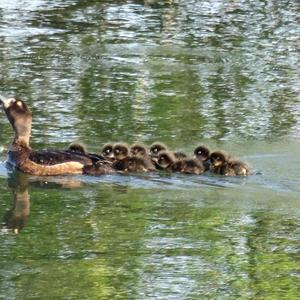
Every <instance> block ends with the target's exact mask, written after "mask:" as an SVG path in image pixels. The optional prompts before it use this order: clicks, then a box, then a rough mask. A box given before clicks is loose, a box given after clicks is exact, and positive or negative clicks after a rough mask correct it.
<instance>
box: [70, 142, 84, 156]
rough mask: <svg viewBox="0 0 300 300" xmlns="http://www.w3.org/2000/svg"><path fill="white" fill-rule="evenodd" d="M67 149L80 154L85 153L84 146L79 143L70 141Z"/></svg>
mask: <svg viewBox="0 0 300 300" xmlns="http://www.w3.org/2000/svg"><path fill="white" fill-rule="evenodd" d="M68 150H69V151H71V152H75V153H82V154H86V153H87V151H86V148H85V146H84V145H83V144H81V143H72V144H71V145H70V146H69V148H68Z"/></svg>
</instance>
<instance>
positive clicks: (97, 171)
mask: <svg viewBox="0 0 300 300" xmlns="http://www.w3.org/2000/svg"><path fill="white" fill-rule="evenodd" d="M68 150H70V151H73V152H77V153H86V152H87V151H86V149H85V147H84V146H83V145H82V144H79V143H73V144H71V145H70V146H69V149H68ZM101 154H102V155H103V157H104V158H105V159H106V160H107V161H110V162H111V166H112V170H116V171H117V172H118V171H120V172H153V171H157V170H165V171H169V172H177V173H184V174H197V175H200V174H202V173H204V172H205V171H210V172H212V173H215V174H218V175H223V176H247V175H250V174H251V170H250V167H249V165H248V164H246V163H245V162H242V161H240V160H237V159H235V158H233V157H232V156H231V155H229V154H228V153H226V152H224V151H222V150H221V151H219V150H217V151H213V152H211V151H210V149H209V148H208V147H207V146H205V145H199V146H198V147H196V149H195V150H194V152H193V156H192V157H189V156H188V155H186V154H185V153H184V152H182V151H171V150H169V149H168V148H167V146H166V145H164V144H163V143H160V142H155V143H153V144H152V145H151V146H150V148H149V151H147V148H146V147H145V146H143V145H141V144H133V145H131V146H128V145H127V144H123V143H116V144H112V143H110V144H106V145H104V146H103V148H102V152H101ZM84 173H85V174H88V175H102V174H103V173H105V172H103V166H102V165H101V161H99V165H97V164H96V165H94V166H88V167H87V168H85V170H84ZM107 173H111V172H107Z"/></svg>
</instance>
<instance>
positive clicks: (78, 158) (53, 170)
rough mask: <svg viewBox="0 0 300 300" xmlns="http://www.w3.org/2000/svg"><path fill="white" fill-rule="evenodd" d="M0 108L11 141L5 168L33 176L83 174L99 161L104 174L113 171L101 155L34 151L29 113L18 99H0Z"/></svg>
mask: <svg viewBox="0 0 300 300" xmlns="http://www.w3.org/2000/svg"><path fill="white" fill-rule="evenodd" d="M0 101H1V102H2V106H3V109H4V111H5V114H6V116H7V119H8V120H9V122H10V124H11V126H12V128H13V130H14V138H13V141H12V144H11V146H10V148H9V151H8V157H7V161H6V166H7V167H8V168H10V169H16V170H19V171H21V172H23V173H27V174H31V175H36V176H58V175H70V174H84V168H85V167H86V166H92V165H94V164H95V163H96V162H98V161H101V163H102V166H101V168H104V169H105V170H106V171H109V170H111V171H113V168H112V166H111V164H110V163H109V162H108V161H106V160H105V159H104V157H102V156H98V157H97V158H96V157H94V156H93V155H92V156H90V155H89V154H88V153H79V152H74V151H72V150H71V151H70V150H33V149H31V147H30V144H29V142H30V137H31V126H32V112H31V111H30V109H29V107H28V106H27V104H26V103H25V102H24V101H23V100H21V99H20V98H18V97H8V98H6V97H3V96H0Z"/></svg>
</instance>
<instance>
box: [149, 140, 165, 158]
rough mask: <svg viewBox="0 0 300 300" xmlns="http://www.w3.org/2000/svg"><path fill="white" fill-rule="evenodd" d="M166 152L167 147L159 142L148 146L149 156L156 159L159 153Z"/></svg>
mask: <svg viewBox="0 0 300 300" xmlns="http://www.w3.org/2000/svg"><path fill="white" fill-rule="evenodd" d="M166 150H168V148H167V146H166V145H164V144H163V143H160V142H155V143H153V144H152V145H151V146H150V156H152V157H158V153H159V152H160V151H166Z"/></svg>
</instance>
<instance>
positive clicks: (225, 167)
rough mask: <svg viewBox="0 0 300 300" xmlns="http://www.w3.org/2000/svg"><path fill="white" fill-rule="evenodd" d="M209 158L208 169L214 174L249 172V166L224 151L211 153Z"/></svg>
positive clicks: (241, 174)
mask: <svg viewBox="0 0 300 300" xmlns="http://www.w3.org/2000/svg"><path fill="white" fill-rule="evenodd" d="M210 160H211V166H210V170H211V171H212V172H213V173H215V174H219V175H225V176H247V175H250V174H251V171H250V167H249V166H248V165H247V164H246V163H244V162H242V161H240V160H235V159H232V158H231V157H230V156H229V155H228V154H227V153H225V152H224V151H215V152H213V153H211V154H210Z"/></svg>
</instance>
